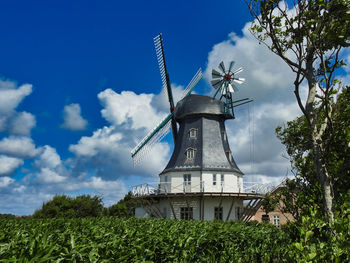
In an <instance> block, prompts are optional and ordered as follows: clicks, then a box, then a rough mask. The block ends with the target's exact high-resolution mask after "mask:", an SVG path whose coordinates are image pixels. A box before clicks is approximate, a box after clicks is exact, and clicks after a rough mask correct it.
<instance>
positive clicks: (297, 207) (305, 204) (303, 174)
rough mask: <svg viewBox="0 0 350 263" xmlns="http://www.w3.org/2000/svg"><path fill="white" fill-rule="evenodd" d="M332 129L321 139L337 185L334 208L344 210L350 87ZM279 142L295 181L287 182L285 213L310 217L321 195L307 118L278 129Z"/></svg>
mask: <svg viewBox="0 0 350 263" xmlns="http://www.w3.org/2000/svg"><path fill="white" fill-rule="evenodd" d="M332 125H333V127H332V129H333V131H332V132H330V130H331V128H330V127H328V129H326V131H325V133H324V134H323V136H322V140H323V141H324V145H325V149H326V151H325V152H324V157H323V158H324V160H325V167H326V169H327V171H329V172H330V174H331V176H332V181H333V182H334V186H333V190H334V204H335V207H336V208H338V209H337V210H338V211H339V207H341V206H342V205H343V204H344V202H345V201H346V198H348V195H347V191H348V190H349V189H350V87H346V88H344V89H342V92H341V93H340V95H339V96H338V98H337V101H336V103H335V104H334V106H333V118H332ZM276 132H277V136H278V138H279V139H280V140H281V141H282V143H283V144H284V145H285V146H286V149H287V153H288V154H289V156H290V160H291V163H292V167H293V173H294V175H295V179H294V180H292V181H288V182H287V189H286V190H287V191H283V194H282V195H281V196H282V198H283V200H282V201H283V202H284V203H285V204H286V209H287V210H288V211H286V212H289V213H292V214H293V216H294V217H295V218H297V219H299V218H300V216H302V215H305V214H308V212H309V208H310V207H312V208H316V209H319V207H318V204H319V203H322V198H321V197H322V191H321V187H320V185H319V182H318V180H317V175H316V173H315V170H314V169H313V168H314V157H313V152H312V151H311V149H312V143H311V142H310V138H309V136H308V126H307V123H306V118H305V116H302V117H299V118H297V119H296V120H293V121H290V122H288V123H287V125H286V127H284V128H282V127H278V128H277V129H276Z"/></svg>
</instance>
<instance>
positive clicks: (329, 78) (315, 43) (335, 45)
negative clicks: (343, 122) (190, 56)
mask: <svg viewBox="0 0 350 263" xmlns="http://www.w3.org/2000/svg"><path fill="white" fill-rule="evenodd" d="M245 1H246V3H247V4H248V7H249V11H250V13H251V15H252V16H253V17H254V18H255V20H254V22H253V23H252V27H251V32H252V34H253V35H254V36H255V37H256V38H257V39H258V41H259V43H263V44H265V45H266V46H267V47H268V48H269V49H270V50H271V51H272V52H273V53H275V54H276V55H278V56H279V57H280V58H281V59H282V60H283V61H284V62H285V63H286V64H287V65H288V66H289V67H290V69H291V70H292V71H293V72H294V73H295V80H294V94H295V97H296V100H297V103H298V105H299V108H300V109H301V111H302V112H303V116H304V118H305V125H306V126H305V132H306V137H307V139H308V142H309V143H310V147H309V151H310V153H311V154H310V157H312V158H313V169H314V175H315V177H316V179H317V181H318V184H319V185H320V187H321V191H322V202H323V213H324V217H325V219H326V221H329V222H330V221H333V220H334V200H333V199H334V193H333V181H332V176H331V174H330V171H329V170H327V166H326V156H327V154H326V152H327V146H326V142H325V141H324V139H323V138H324V134H325V132H326V131H327V132H328V133H329V136H330V137H333V135H334V133H336V131H335V129H334V126H333V118H334V95H335V94H336V93H337V90H338V87H339V81H338V80H337V79H336V74H337V72H338V71H339V69H340V68H341V67H342V66H344V65H345V63H344V62H343V60H342V59H341V58H340V56H339V55H340V52H341V51H342V49H344V48H346V47H348V46H349V45H350V15H349V14H350V2H349V1H348V0H294V1H280V0H245ZM288 2H291V3H292V5H293V6H292V7H293V8H292V9H291V10H292V11H291V10H289V9H288V4H287V3H288ZM303 83H306V85H307V99H306V101H305V102H304V103H303V101H302V99H301V96H300V89H301V85H302V84H303Z"/></svg>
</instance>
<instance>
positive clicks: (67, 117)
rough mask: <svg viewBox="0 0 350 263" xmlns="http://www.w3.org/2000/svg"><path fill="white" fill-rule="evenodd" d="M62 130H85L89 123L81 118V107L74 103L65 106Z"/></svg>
mask: <svg viewBox="0 0 350 263" xmlns="http://www.w3.org/2000/svg"><path fill="white" fill-rule="evenodd" d="M63 120H64V123H63V124H62V125H61V127H62V128H64V129H68V130H71V131H80V130H85V129H86V126H87V124H88V122H87V121H86V120H85V119H84V118H83V117H82V116H81V109H80V105H79V104H76V103H72V104H70V105H66V106H64V110H63Z"/></svg>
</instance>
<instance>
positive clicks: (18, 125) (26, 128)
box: [9, 111, 36, 135]
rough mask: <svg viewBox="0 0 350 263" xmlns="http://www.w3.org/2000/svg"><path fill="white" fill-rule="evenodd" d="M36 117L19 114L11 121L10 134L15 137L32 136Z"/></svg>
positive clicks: (24, 113) (28, 114) (25, 113)
mask: <svg viewBox="0 0 350 263" xmlns="http://www.w3.org/2000/svg"><path fill="white" fill-rule="evenodd" d="M35 125H36V121H35V116H34V115H33V114H31V113H28V112H25V111H24V112H19V113H16V114H14V116H13V117H12V118H11V119H10V120H9V133H10V134H13V135H30V131H31V130H32V128H33V127H35Z"/></svg>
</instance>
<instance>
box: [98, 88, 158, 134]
mask: <svg viewBox="0 0 350 263" xmlns="http://www.w3.org/2000/svg"><path fill="white" fill-rule="evenodd" d="M153 97H154V94H145V93H142V94H136V93H134V92H133V91H122V92H121V93H120V94H119V93H116V92H115V91H113V90H111V89H106V90H104V91H102V92H100V93H99V94H98V98H99V100H100V102H101V104H102V106H103V107H104V109H103V110H101V113H102V116H103V117H104V118H105V119H106V120H107V121H108V122H110V123H111V124H113V125H115V126H118V125H122V124H127V126H128V128H130V129H139V128H146V129H148V130H149V129H151V128H153V127H154V125H156V124H157V122H158V121H159V120H160V119H161V118H162V117H164V116H165V113H159V112H157V111H156V109H155V108H153V107H152V105H151V101H152V98H153Z"/></svg>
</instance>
